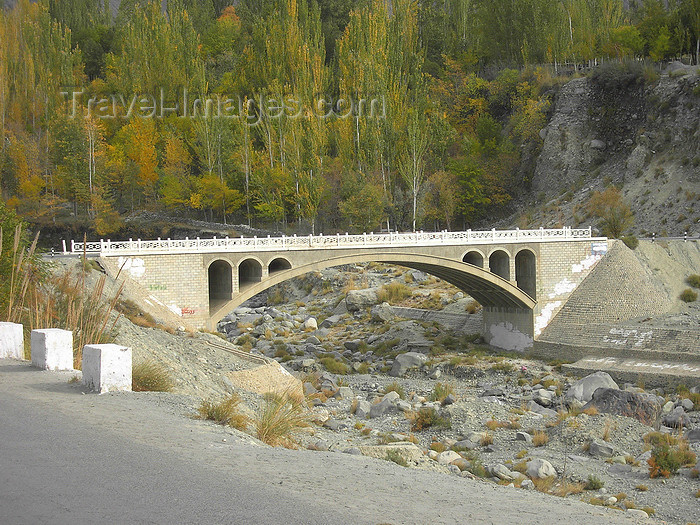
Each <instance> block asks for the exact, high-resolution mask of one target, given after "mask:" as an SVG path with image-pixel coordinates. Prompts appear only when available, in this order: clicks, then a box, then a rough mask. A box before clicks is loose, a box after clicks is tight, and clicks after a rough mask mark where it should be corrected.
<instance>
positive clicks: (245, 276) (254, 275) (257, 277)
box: [238, 259, 262, 290]
mask: <svg viewBox="0 0 700 525" xmlns="http://www.w3.org/2000/svg"><path fill="white" fill-rule="evenodd" d="M260 281H262V264H260V263H259V262H258V261H256V260H255V259H246V260H244V261H242V262H241V263H239V264H238V287H239V289H241V290H243V289H244V288H245V287H246V286H250V285H251V284H255V283H259V282H260Z"/></svg>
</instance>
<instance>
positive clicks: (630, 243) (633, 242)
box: [622, 233, 639, 250]
mask: <svg viewBox="0 0 700 525" xmlns="http://www.w3.org/2000/svg"><path fill="white" fill-rule="evenodd" d="M622 242H624V243H625V246H627V247H628V248H629V249H630V250H634V249H635V248H636V247H637V246H639V240H638V239H637V238H636V237H635V236H634V235H632V234H631V233H630V234H629V235H625V236H624V237H623V238H622Z"/></svg>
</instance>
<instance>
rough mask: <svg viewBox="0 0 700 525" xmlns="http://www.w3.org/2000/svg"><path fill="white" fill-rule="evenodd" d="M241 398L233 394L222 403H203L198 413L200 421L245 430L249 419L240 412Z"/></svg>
mask: <svg viewBox="0 0 700 525" xmlns="http://www.w3.org/2000/svg"><path fill="white" fill-rule="evenodd" d="M240 404H241V397H240V396H239V395H238V394H231V395H230V396H229V397H227V398H226V399H224V400H223V401H221V402H220V403H214V402H212V401H202V404H201V405H199V408H198V409H197V412H198V413H199V415H198V417H199V419H208V420H210V421H215V422H216V423H219V424H221V425H228V426H231V427H233V428H237V429H239V430H245V428H246V427H247V426H248V418H247V417H246V416H245V414H242V413H241V412H240V411H239V410H238V405H240Z"/></svg>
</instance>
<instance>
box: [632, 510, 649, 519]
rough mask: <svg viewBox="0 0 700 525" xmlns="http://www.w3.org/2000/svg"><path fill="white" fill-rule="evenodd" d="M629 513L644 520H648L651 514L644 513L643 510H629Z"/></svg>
mask: <svg viewBox="0 0 700 525" xmlns="http://www.w3.org/2000/svg"><path fill="white" fill-rule="evenodd" d="M627 513H628V514H631V515H632V516H635V517H638V518H642V519H647V518H648V517H649V514H647V513H646V512H644V511H643V510H642V509H627Z"/></svg>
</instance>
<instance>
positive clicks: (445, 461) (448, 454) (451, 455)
mask: <svg viewBox="0 0 700 525" xmlns="http://www.w3.org/2000/svg"><path fill="white" fill-rule="evenodd" d="M461 457H462V456H460V455H459V454H457V452H455V451H454V450H445V451H444V452H440V453H439V454H438V457H437V462H438V463H440V465H449V464H450V463H452V462H453V461H454V460H456V459H460V458H461Z"/></svg>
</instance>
